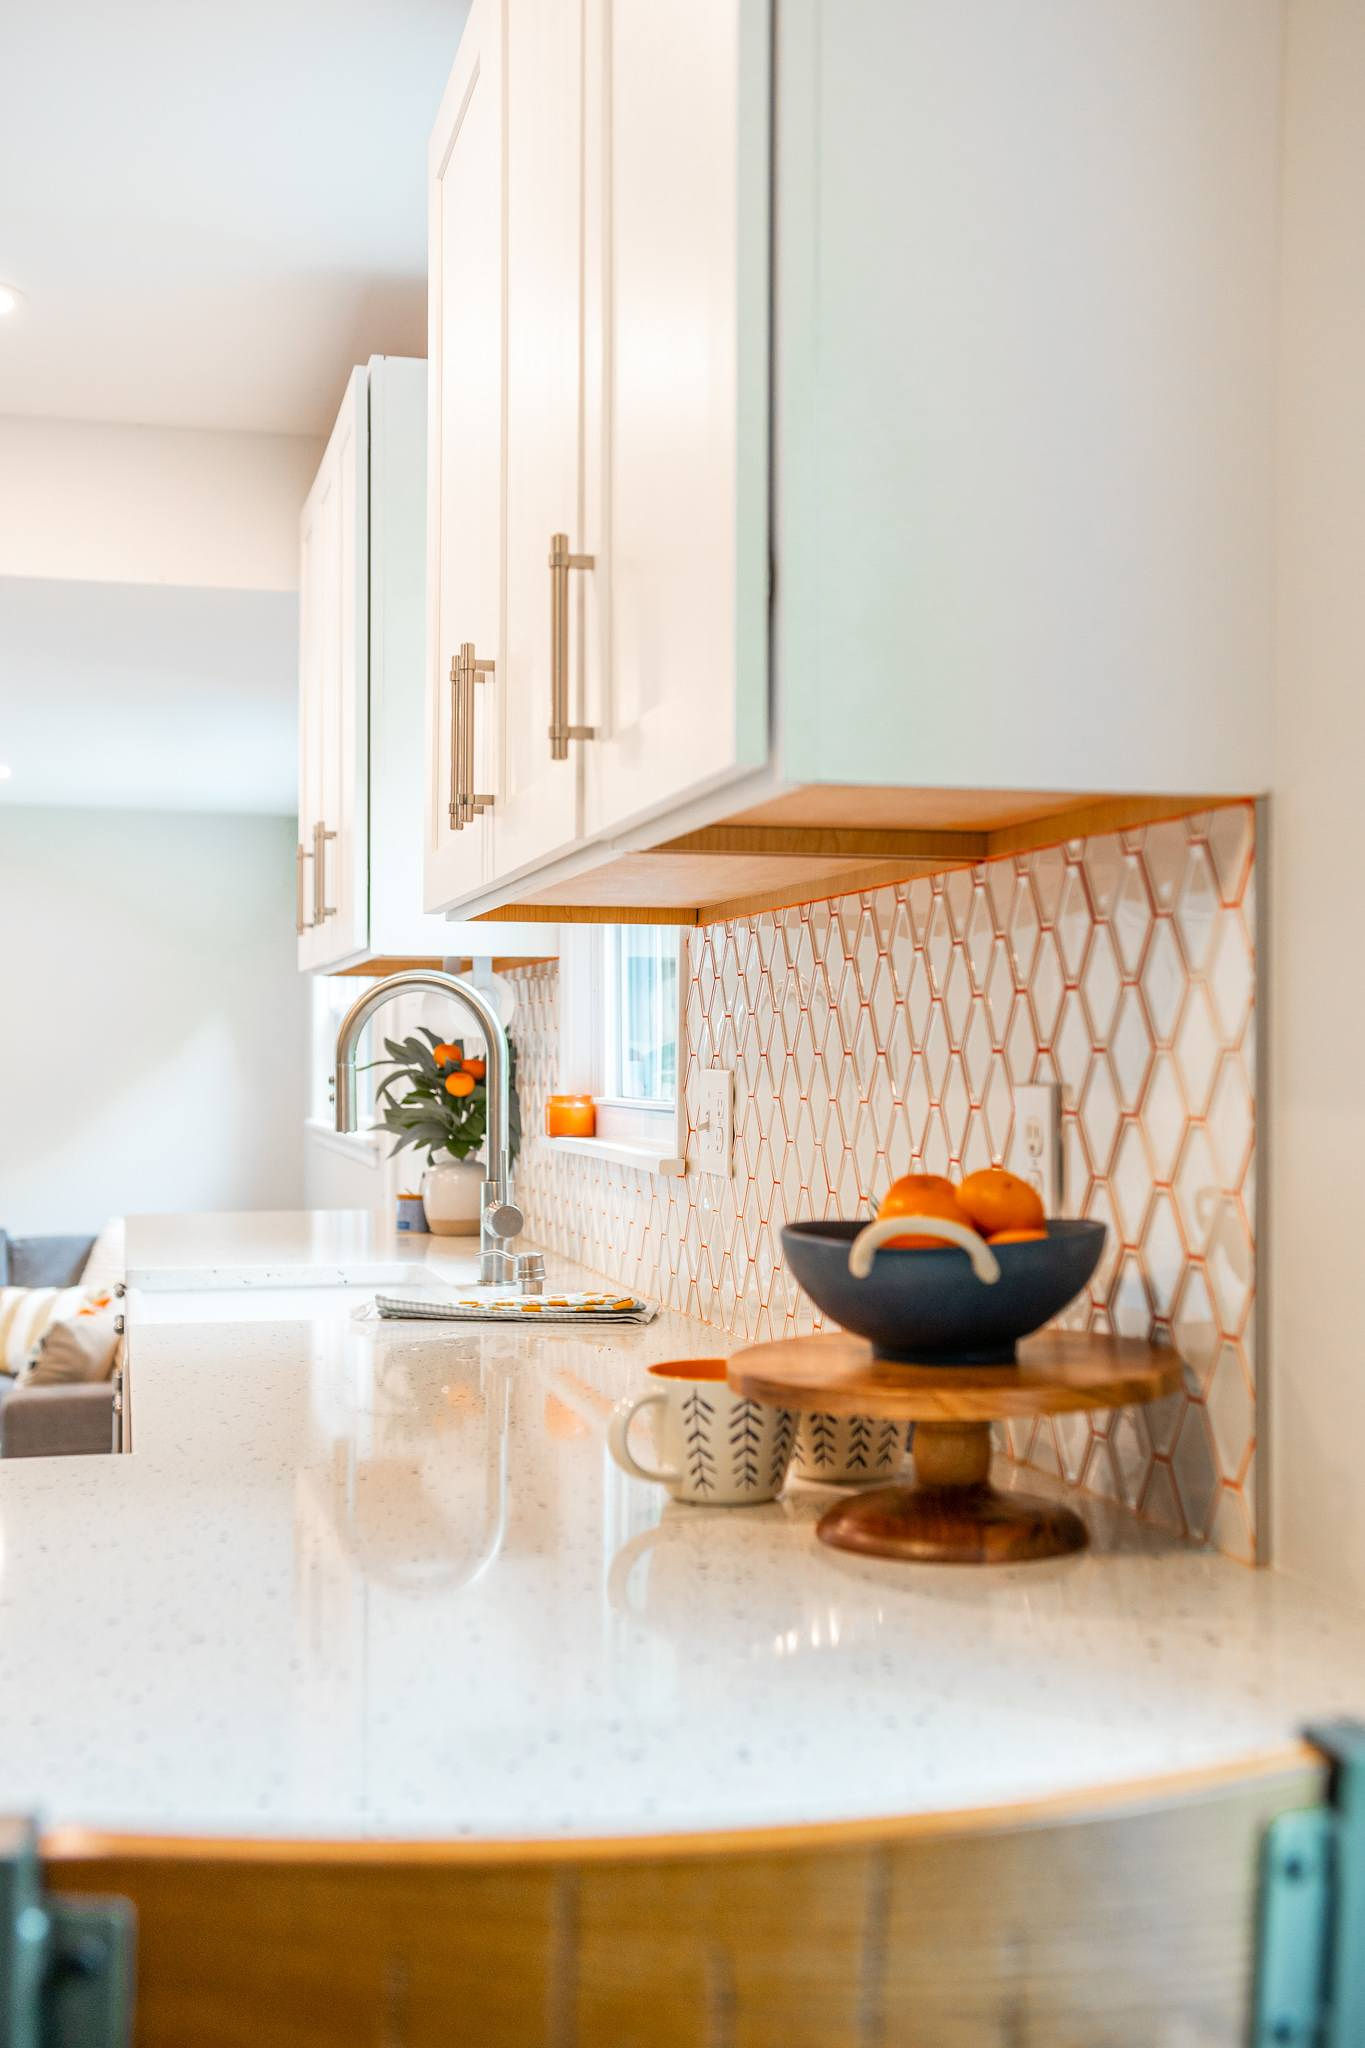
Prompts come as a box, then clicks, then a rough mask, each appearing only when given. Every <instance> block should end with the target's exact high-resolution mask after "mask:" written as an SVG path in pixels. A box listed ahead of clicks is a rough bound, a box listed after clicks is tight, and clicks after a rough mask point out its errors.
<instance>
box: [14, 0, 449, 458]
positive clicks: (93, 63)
mask: <svg viewBox="0 0 1365 2048" xmlns="http://www.w3.org/2000/svg"><path fill="white" fill-rule="evenodd" d="M0 11H2V12H3V28H2V29H0V280H6V281H8V282H10V283H13V284H16V285H18V286H19V287H20V288H21V289H22V290H23V291H24V292H25V293H26V294H27V303H26V304H25V305H24V307H23V308H22V309H21V311H20V312H19V314H18V315H16V316H14V317H13V318H11V319H9V320H6V321H3V322H0V413H27V414H47V415H50V416H56V417H60V418H67V419H89V420H122V421H131V422H135V423H138V424H154V425H170V426H197V427H221V428H229V429H247V430H255V431H258V432H268V433H285V434H322V433H325V432H326V431H327V429H328V428H329V427H330V425H331V422H332V417H333V415H334V413H335V410H336V405H337V402H338V399H339V397H340V393H341V389H342V386H343V384H344V381H345V377H346V373H347V371H348V370H349V369H350V367H351V366H352V364H354V363H358V362H363V361H364V360H365V359H366V357H367V356H369V355H371V354H375V353H389V354H416V355H425V353H426V317H425V296H426V202H425V166H426V142H427V136H428V133H429V131H430V128H431V125H432V120H433V117H434V115H435V111H436V107H437V105H438V103H439V100H440V96H441V91H442V88H443V86H444V84H445V80H446V76H447V73H448V71H449V69H450V65H451V62H452V60H453V58H454V54H455V49H456V45H457V44H458V42H459V36H460V30H461V28H462V26H463V24H464V18H465V15H466V13H467V11H468V0H233V4H231V5H226V6H208V5H202V4H201V5H196V4H194V0H120V4H117V5H112V4H110V0H63V4H60V5H57V4H52V0H48V4H44V0H6V4H5V5H4V7H3V10H0Z"/></svg>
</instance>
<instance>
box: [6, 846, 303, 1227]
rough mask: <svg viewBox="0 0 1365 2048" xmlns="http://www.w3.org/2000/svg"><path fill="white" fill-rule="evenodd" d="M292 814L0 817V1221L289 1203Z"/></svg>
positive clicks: (298, 1013) (295, 1091)
mask: <svg viewBox="0 0 1365 2048" xmlns="http://www.w3.org/2000/svg"><path fill="white" fill-rule="evenodd" d="M293 856H294V824H293V820H292V819H283V818H263V817H232V816H187V815H183V814H181V815H175V814H170V813H158V812H130V811H80V810H56V809H53V810H38V809H30V810H19V809H14V810H7V809H3V808H0V1225H3V1226H4V1227H5V1228H6V1229H8V1230H11V1231H16V1232H27V1231H56V1230H72V1231H76V1230H92V1231H93V1230H95V1229H96V1228H98V1226H99V1225H100V1224H101V1223H102V1222H103V1221H104V1219H105V1218H106V1217H107V1216H110V1215H113V1214H118V1213H122V1214H135V1213H138V1212H145V1211H161V1210H203V1209H252V1208H292V1207H297V1206H299V1204H300V1202H301V1199H302V1168H301V1159H300V1144H299V1124H300V1119H301V1117H302V1114H303V1099H304V990H303V983H302V977H301V976H300V975H299V974H298V972H297V971H296V968H295V963H294V925H293V888H294V858H293Z"/></svg>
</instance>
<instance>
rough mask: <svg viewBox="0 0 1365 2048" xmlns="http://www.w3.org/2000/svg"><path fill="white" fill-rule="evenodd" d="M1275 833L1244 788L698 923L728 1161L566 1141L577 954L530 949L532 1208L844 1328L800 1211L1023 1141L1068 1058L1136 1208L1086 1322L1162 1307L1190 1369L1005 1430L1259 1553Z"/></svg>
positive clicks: (1080, 1120) (1111, 1208)
mask: <svg viewBox="0 0 1365 2048" xmlns="http://www.w3.org/2000/svg"><path fill="white" fill-rule="evenodd" d="M1253 831H1254V824H1253V812H1252V810H1251V808H1250V807H1249V806H1246V805H1237V806H1235V807H1232V808H1229V809H1224V810H1218V811H1214V812H1210V813H1205V814H1202V815H1200V816H1196V817H1191V818H1188V819H1181V820H1178V821H1175V822H1173V823H1165V824H1160V825H1153V826H1149V827H1147V828H1146V829H1145V830H1143V831H1139V832H1130V833H1124V834H1122V835H1121V836H1106V837H1096V838H1092V839H1087V840H1083V841H1077V842H1074V843H1073V844H1071V845H1069V846H1066V847H1058V848H1051V849H1048V850H1046V851H1044V852H1040V853H1035V854H1030V855H1027V856H1012V857H1009V858H1006V859H1002V860H997V861H991V862H989V863H986V864H984V865H982V866H979V867H976V868H973V869H961V870H958V871H956V872H954V873H951V874H948V875H945V876H940V877H936V878H935V879H934V880H932V881H928V880H925V881H915V882H909V883H905V884H903V885H901V886H898V887H895V888H885V889H879V890H877V891H875V892H873V893H870V894H863V895H857V896H845V897H841V898H838V899H837V900H835V901H833V902H828V903H813V904H807V905H803V906H802V907H801V908H800V909H794V910H787V911H779V912H775V913H772V914H768V915H764V916H759V917H752V918H737V919H735V920H733V921H732V922H729V923H725V924H717V925H711V926H708V927H705V928H701V929H697V930H693V931H689V932H688V933H687V934H686V936H685V939H684V953H683V976H684V990H685V1001H684V1042H683V1045H682V1047H681V1048H680V1070H681V1071H683V1073H684V1074H685V1091H686V1102H687V1106H688V1122H689V1128H693V1127H695V1122H696V1114H697V1112H696V1107H695V1105H696V1099H697V1078H698V1075H699V1073H700V1072H701V1070H702V1069H703V1068H705V1067H711V1066H720V1067H728V1068H732V1069H733V1070H734V1076H735V1151H734V1162H733V1173H732V1177H731V1178H730V1179H729V1180H728V1181H722V1180H720V1179H718V1178H715V1177H711V1176H702V1175H695V1174H691V1173H689V1174H688V1175H687V1176H686V1178H684V1179H664V1178H660V1177H656V1176H654V1175H651V1174H645V1173H639V1172H635V1171H632V1170H630V1169H626V1168H621V1167H615V1166H609V1165H606V1164H604V1163H601V1162H599V1161H596V1160H589V1159H586V1158H583V1157H581V1156H579V1157H573V1156H569V1155H565V1154H557V1153H556V1152H555V1151H554V1149H553V1148H552V1147H551V1146H550V1145H549V1144H548V1143H547V1142H546V1140H545V1139H544V1138H543V1137H542V1136H541V1135H540V1134H541V1132H542V1131H543V1127H544V1099H545V1096H546V1094H547V1093H548V1092H549V1090H550V1089H551V1088H552V1087H553V1086H554V1085H555V1080H556V1075H555V1060H556V1054H557V1022H556V994H557V981H558V974H557V970H556V969H555V968H554V967H532V968H526V969H523V970H520V971H518V972H517V973H515V974H514V975H513V976H512V977H511V979H512V981H513V982H514V984H515V986H516V988H517V990H518V996H519V1004H518V1011H517V1016H516V1020H515V1022H514V1025H513V1030H514V1033H515V1034H516V1036H517V1038H518V1040H519V1044H520V1047H521V1054H522V1060H521V1078H522V1089H523V1106H524V1112H525V1128H526V1131H527V1143H526V1148H525V1151H524V1153H523V1155H522V1159H521V1162H520V1164H519V1167H518V1174H517V1179H518V1187H519V1190H520V1195H521V1199H522V1201H523V1203H524V1206H525V1208H526V1212H527V1227H528V1230H529V1231H530V1232H531V1234H532V1235H533V1236H534V1237H535V1238H537V1239H539V1240H540V1241H542V1242H543V1243H545V1244H547V1245H549V1246H551V1247H553V1248H556V1249H559V1250H562V1251H563V1252H565V1253H566V1254H572V1255H573V1256H575V1257H578V1258H581V1259H583V1260H584V1261H586V1262H587V1263H588V1264H591V1265H593V1266H596V1267H599V1268H603V1269H605V1270H607V1271H609V1272H610V1273H611V1274H612V1275H613V1276H614V1277H615V1278H617V1279H619V1280H620V1281H621V1282H622V1283H623V1284H627V1285H631V1286H635V1287H638V1288H640V1289H642V1290H645V1291H647V1292H649V1293H652V1294H656V1295H658V1296H659V1297H660V1298H661V1299H662V1300H663V1301H664V1302H665V1303H667V1304H668V1305H669V1306H671V1307H673V1308H677V1309H681V1310H683V1311H684V1312H686V1313H688V1314H691V1315H695V1316H700V1317H703V1318H705V1319H706V1320H708V1321H711V1322H715V1323H718V1324H719V1325H720V1326H721V1327H722V1328H723V1329H724V1330H726V1331H727V1332H728V1333H730V1334H732V1335H733V1336H735V1337H749V1338H754V1337H770V1336H771V1337H780V1336H783V1335H786V1334H790V1333H793V1332H798V1331H807V1330H810V1329H813V1328H819V1326H820V1323H819V1318H818V1316H817V1315H816V1314H815V1312H814V1310H813V1308H812V1306H811V1304H810V1303H809V1302H808V1300H807V1299H806V1297H805V1296H804V1295H802V1294H801V1293H800V1292H799V1291H798V1289H797V1288H796V1286H795V1283H794V1282H793V1281H792V1280H791V1278H790V1277H789V1275H788V1274H787V1272H786V1270H785V1268H784V1266H783V1263H782V1252H781V1242H780V1238H779V1234H778V1233H779V1231H780V1228H781V1226H782V1224H783V1223H784V1222H786V1221H787V1220H788V1219H789V1218H793V1219H794V1218H799V1217H803V1216H824V1215H831V1216H833V1215H843V1216H856V1215H860V1214H866V1213H868V1212H869V1211H870V1208H871V1207H873V1206H875V1204H876V1202H877V1201H878V1199H879V1198H880V1196H881V1194H882V1193H883V1191H884V1190H885V1188H886V1186H887V1184H888V1182H890V1181H891V1180H894V1179H895V1177H896V1176H897V1175H898V1174H901V1173H906V1172H909V1171H912V1170H914V1171H920V1170H923V1171H927V1172H934V1173H943V1172H951V1173H953V1174H957V1173H958V1172H959V1171H970V1170H971V1169H972V1168H974V1167H977V1166H982V1165H986V1164H989V1163H990V1161H992V1160H995V1159H998V1160H1002V1161H1006V1162H1008V1160H1009V1157H1010V1145H1011V1135H1012V1130H1013V1121H1014V1089H1015V1087H1016V1085H1018V1084H1019V1083H1021V1082H1027V1081H1046V1080H1056V1081H1058V1082H1060V1083H1061V1087H1062V1101H1063V1137H1064V1153H1065V1193H1064V1202H1063V1207H1064V1210H1065V1211H1066V1212H1067V1213H1069V1214H1073V1215H1087V1216H1097V1217H1101V1218H1103V1220H1104V1222H1105V1223H1106V1224H1107V1225H1108V1226H1109V1238H1108V1244H1107V1248H1106V1252H1105V1256H1104V1259H1103V1260H1102V1262H1101V1265H1100V1268H1099V1270H1098V1272H1097V1273H1096V1275H1095V1279H1094V1281H1093V1282H1092V1285H1091V1288H1090V1291H1089V1295H1088V1297H1087V1298H1084V1299H1083V1300H1082V1302H1080V1303H1078V1304H1077V1306H1076V1307H1075V1308H1074V1309H1073V1310H1072V1311H1071V1319H1072V1320H1074V1321H1077V1322H1079V1323H1080V1324H1082V1325H1085V1324H1089V1325H1091V1326H1092V1327H1094V1328H1097V1329H1102V1330H1113V1331H1117V1332H1119V1333H1129V1334H1135V1335H1146V1334H1147V1333H1148V1332H1149V1331H1153V1330H1154V1331H1156V1332H1158V1333H1159V1335H1160V1336H1161V1337H1163V1338H1165V1339H1166V1340H1167V1341H1173V1342H1174V1343H1175V1344H1176V1345H1177V1346H1178V1347H1179V1349H1180V1350H1181V1352H1182V1353H1183V1355H1184V1357H1185V1358H1186V1359H1187V1361H1188V1363H1189V1371H1188V1373H1187V1376H1186V1391H1185V1392H1184V1393H1181V1394H1176V1395H1172V1396H1170V1397H1169V1398H1168V1399H1167V1400H1165V1401H1163V1402H1160V1403H1158V1404H1156V1405H1155V1406H1153V1407H1149V1408H1145V1409H1139V1410H1133V1411H1128V1410H1125V1411H1122V1412H1120V1413H1118V1414H1115V1415H1112V1416H1105V1415H1098V1416H1086V1415H1077V1416H1064V1417H1059V1418H1057V1419H1055V1420H1053V1419H1048V1418H1044V1419H1042V1420H1041V1421H1038V1422H1036V1423H1035V1422H1029V1423H1024V1424H1010V1425H1009V1438H1008V1442H1007V1444H1006V1448H1007V1449H1008V1450H1009V1451H1010V1452H1011V1454H1012V1455H1013V1456H1014V1457H1016V1458H1018V1459H1020V1460H1023V1461H1024V1462H1026V1463H1028V1464H1031V1465H1034V1466H1038V1467H1041V1468H1043V1469H1045V1470H1047V1471H1050V1472H1054V1473H1060V1474H1062V1475H1064V1476H1065V1478H1066V1479H1068V1480H1069V1481H1071V1482H1072V1483H1074V1484H1075V1485H1076V1486H1078V1487H1081V1488H1083V1489H1084V1490H1086V1491H1087V1492H1090V1493H1094V1494H1099V1495H1103V1496H1104V1497H1106V1498H1109V1499H1115V1500H1120V1501H1124V1502H1126V1503H1128V1504H1129V1505H1131V1506H1132V1507H1134V1508H1136V1509H1137V1511H1138V1512H1139V1513H1140V1514H1141V1515H1142V1516H1143V1517H1144V1518H1145V1519H1146V1520H1148V1521H1151V1522H1153V1523H1156V1524H1159V1525H1160V1526H1161V1527H1163V1528H1167V1529H1171V1530H1174V1531H1177V1532H1180V1533H1184V1534H1189V1535H1191V1536H1194V1537H1198V1538H1207V1539H1208V1540H1210V1541H1211V1542H1212V1543H1214V1544H1215V1545H1217V1547H1218V1548H1219V1549H1221V1550H1224V1551H1227V1552H1229V1553H1230V1554H1231V1555H1233V1556H1235V1557H1239V1558H1243V1559H1246V1560H1248V1561H1250V1560H1252V1559H1253V1557H1254V1554H1255V1485H1254V1467H1255V1455H1256V1393H1255V1389H1256V1373H1255V1356H1254V1329H1253V1299H1254V1292H1255V1236H1254V1231H1255V1095H1254V1077H1255V1027H1256V1019H1255V955H1254V929H1255V926H1254V888H1255V881H1254V872H1253Z"/></svg>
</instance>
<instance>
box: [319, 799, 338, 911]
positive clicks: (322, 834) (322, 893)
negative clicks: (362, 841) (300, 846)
mask: <svg viewBox="0 0 1365 2048" xmlns="http://www.w3.org/2000/svg"><path fill="white" fill-rule="evenodd" d="M335 838H336V833H335V832H329V831H328V830H327V825H326V821H325V820H324V819H322V818H319V819H318V822H317V824H316V825H314V827H313V922H314V924H323V923H325V921H326V920H327V919H328V918H329V917H335V916H336V914H337V907H336V905H335V903H329V902H328V901H327V842H328V840H329V839H335Z"/></svg>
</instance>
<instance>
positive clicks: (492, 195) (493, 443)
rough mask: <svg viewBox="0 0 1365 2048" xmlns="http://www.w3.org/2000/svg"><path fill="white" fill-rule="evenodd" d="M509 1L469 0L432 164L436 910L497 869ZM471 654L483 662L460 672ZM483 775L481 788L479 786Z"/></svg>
mask: <svg viewBox="0 0 1365 2048" xmlns="http://www.w3.org/2000/svg"><path fill="white" fill-rule="evenodd" d="M502 36H503V23H502V5H501V0H473V5H472V6H471V8H470V10H469V15H468V18H467V19H466V21H465V27H464V34H463V35H462V36H461V38H460V47H459V51H458V54H457V56H456V59H455V68H454V70H453V72H452V73H451V76H450V80H449V83H448V84H447V86H446V91H445V97H444V99H443V100H442V102H441V110H440V113H439V115H438V117H437V122H436V128H435V131H434V133H433V135H432V138H431V146H430V151H429V174H428V187H429V190H428V291H429V304H428V334H427V351H428V356H429V360H430V365H431V382H430V405H431V413H430V421H429V429H428V444H427V445H428V470H427V607H428V609H427V643H426V644H427V657H426V674H427V684H426V724H425V753H426V772H425V777H424V782H425V789H424V815H425V821H426V822H425V836H424V842H423V874H424V898H425V902H426V906H427V908H428V909H430V910H439V909H440V908H442V907H443V906H444V905H445V904H447V903H449V902H451V901H452V900H453V899H454V898H457V897H459V896H461V895H467V894H468V893H469V892H470V891H471V890H473V889H477V888H478V887H479V885H480V884H482V883H484V882H485V881H486V880H487V878H488V876H489V875H490V873H491V872H492V853H491V840H490V836H489V834H490V824H491V820H490V818H489V814H488V810H487V807H486V806H485V805H484V804H481V803H480V802H479V801H478V799H479V798H481V797H486V796H489V795H491V794H492V793H493V791H492V784H493V781H494V779H495V777H494V769H495V763H496V749H495V747H494V745H493V729H494V724H495V722H496V719H497V709H496V707H497V705H498V703H499V701H500V698H501V693H502V688H503V674H502V617H503V594H502V581H503V556H504V549H503V520H504V516H505V514H504V455H503V432H504V419H505V405H504V385H505V365H504V353H503V347H504V344H503V335H504V327H503V293H504V244H505V236H504V232H503V135H504V113H503V88H502V73H503V62H502V56H503V52H502ZM462 652H463V653H466V654H468V656H469V657H470V660H471V662H472V663H477V664H479V666H478V667H473V668H471V669H470V671H469V672H468V673H465V672H464V670H463V668H462V666H461V665H460V660H459V658H460V656H461V654H462ZM476 785H477V786H476Z"/></svg>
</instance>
